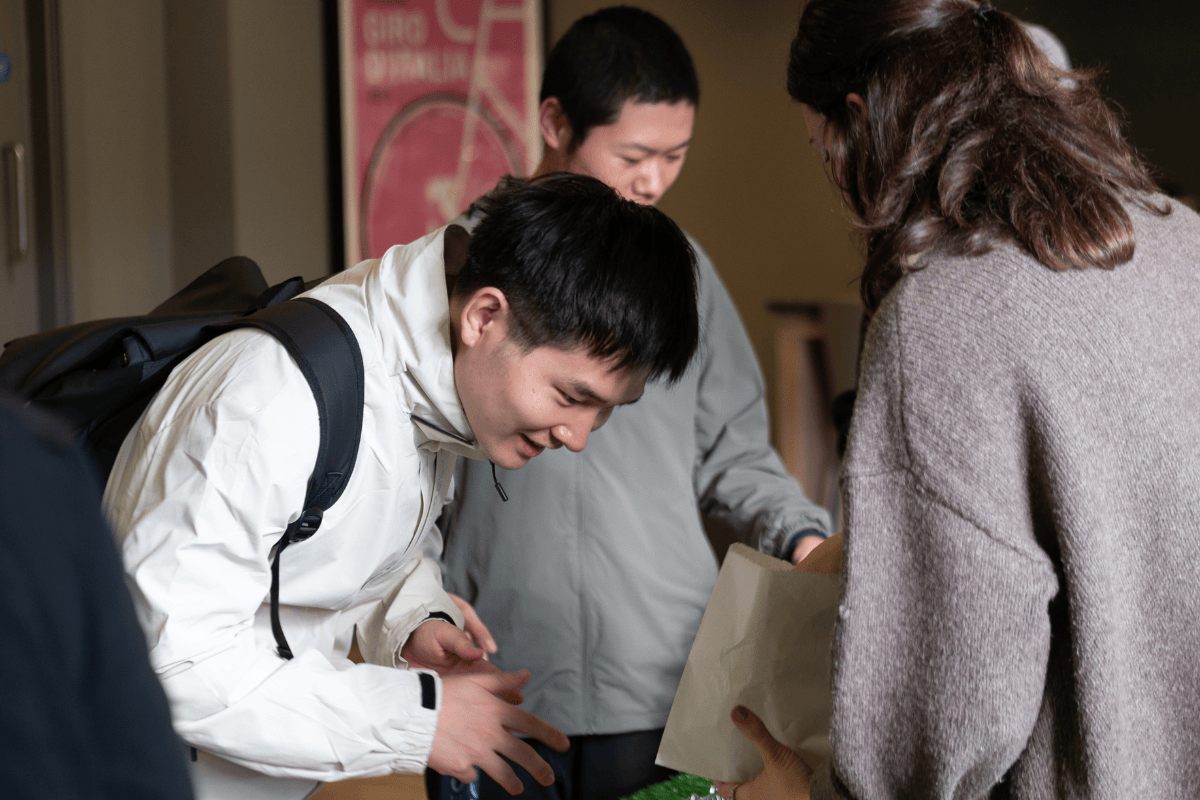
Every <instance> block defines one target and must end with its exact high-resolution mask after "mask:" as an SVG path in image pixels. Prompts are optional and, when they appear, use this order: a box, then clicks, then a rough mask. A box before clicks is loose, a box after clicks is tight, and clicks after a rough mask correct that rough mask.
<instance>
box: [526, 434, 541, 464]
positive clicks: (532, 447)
mask: <svg viewBox="0 0 1200 800" xmlns="http://www.w3.org/2000/svg"><path fill="white" fill-rule="evenodd" d="M545 449H546V448H545V447H544V446H542V445H540V444H538V443H537V442H535V441H533V439H530V438H529V437H528V436H526V435H525V434H523V433H522V434H521V452H522V453H523V454H524V455H525V456H527V457H529V458H533V457H534V456H536V455H537V454H538V453H540V452H542V451H543V450H545Z"/></svg>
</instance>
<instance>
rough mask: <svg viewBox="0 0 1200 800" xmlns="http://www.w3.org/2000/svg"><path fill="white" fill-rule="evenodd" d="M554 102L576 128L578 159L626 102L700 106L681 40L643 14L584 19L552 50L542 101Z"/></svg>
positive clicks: (633, 11) (615, 9)
mask: <svg viewBox="0 0 1200 800" xmlns="http://www.w3.org/2000/svg"><path fill="white" fill-rule="evenodd" d="M548 97H555V98H557V99H558V102H559V104H560V105H561V106H562V109H563V113H564V114H565V115H566V117H567V121H568V122H569V123H571V141H570V143H569V144H568V148H569V149H570V150H571V151H572V152H573V151H574V150H575V148H577V147H579V145H581V144H583V140H584V139H586V138H587V135H588V134H589V133H590V132H591V130H592V128H594V127H596V126H597V125H610V124H612V123H613V122H616V120H617V116H618V115H619V114H620V113H621V107H622V106H623V105H624V104H625V101H626V100H630V99H632V100H635V101H637V102H639V103H678V102H680V101H687V102H689V103H691V104H692V105H693V106H696V105H699V104H700V79H699V78H697V77H696V67H695V65H694V64H693V63H692V56H691V54H689V53H688V50H687V47H685V46H684V44H683V40H682V39H680V38H679V34H677V33H676V32H675V30H674V29H673V28H672V27H671V26H670V25H668V24H667V23H665V22H663V21H662V20H661V19H659V18H658V17H656V16H655V15H653V14H651V13H650V12H649V11H644V10H642V9H640V8H633V7H631V6H612V7H610V8H602V9H600V10H599V11H596V12H593V13H591V14H588V15H587V16H585V17H580V18H579V19H577V20H576V21H575V23H574V24H573V25H571V27H570V28H568V29H567V32H566V33H564V34H563V35H562V38H561V39H559V40H558V42H557V43H556V44H555V45H554V47H553V49H551V50H550V55H549V57H547V59H546V70H545V72H543V73H542V91H541V96H540V99H541V100H542V101H545V100H546V98H548Z"/></svg>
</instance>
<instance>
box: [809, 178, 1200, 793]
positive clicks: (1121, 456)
mask: <svg viewBox="0 0 1200 800" xmlns="http://www.w3.org/2000/svg"><path fill="white" fill-rule="evenodd" d="M1156 201H1157V202H1159V203H1165V202H1166V201H1165V199H1164V198H1157V199H1156ZM1128 211H1129V213H1130V216H1131V218H1132V219H1133V222H1134V228H1135V234H1136V240H1137V248H1136V253H1135V255H1134V257H1133V259H1132V260H1131V261H1130V262H1128V263H1126V264H1123V265H1121V266H1118V267H1117V268H1115V269H1112V270H1104V269H1096V268H1092V269H1086V270H1076V271H1068V272H1056V271H1053V270H1051V269H1049V268H1047V267H1045V266H1044V265H1042V264H1040V263H1038V262H1037V261H1036V260H1035V259H1034V258H1033V257H1032V256H1030V255H1029V254H1027V253H1026V252H1024V251H1023V250H1021V249H1019V248H1017V247H1015V246H1012V245H1004V246H999V247H996V248H995V249H994V250H993V251H992V252H990V253H989V254H986V255H984V256H978V257H971V258H966V257H939V256H936V255H934V256H930V257H928V258H927V259H926V260H925V262H924V263H923V267H924V268H923V269H920V270H918V271H916V272H913V273H911V274H909V275H907V276H906V277H905V278H903V279H902V280H901V281H900V283H899V284H898V285H897V286H896V287H895V288H894V289H893V290H892V292H891V293H890V294H889V295H888V297H887V298H886V299H885V301H884V303H883V304H882V306H881V307H880V309H879V310H878V311H877V313H876V315H875V317H874V319H873V321H872V324H871V328H870V331H869V333H868V337H867V343H866V347H865V350H864V353H863V361H862V379H861V385H860V393H859V399H858V404H857V406H856V409H855V414H854V422H853V426H852V429H851V434H850V443H849V450H848V453H847V461H846V465H845V469H844V473H843V483H842V491H843V500H844V503H845V510H846V521H847V527H846V538H845V547H846V551H845V566H844V569H845V572H844V584H843V588H842V596H841V600H840V608H839V618H838V623H837V629H836V633H835V639H834V647H833V675H834V682H833V689H834V711H833V720H832V741H833V749H834V758H833V761H832V764H831V765H828V766H826V767H824V768H823V769H821V770H819V771H818V773H817V774H816V775H815V776H814V783H813V797H814V798H816V799H817V800H823V799H824V798H830V797H843V798H845V797H854V798H859V799H860V800H866V799H867V798H914V799H915V798H955V799H956V800H959V799H961V800H966V799H967V798H984V797H988V798H997V797H1003V798H1114V800H1115V799H1117V798H1120V799H1121V800H1128V798H1135V797H1136V798H1151V797H1153V798H1196V797H1200V547H1197V543H1198V539H1200V218H1198V217H1197V216H1196V215H1195V214H1193V213H1192V212H1191V211H1189V210H1188V209H1186V208H1184V207H1183V206H1181V205H1179V204H1174V207H1173V210H1172V213H1171V214H1170V215H1168V216H1165V217H1163V216H1158V215H1155V214H1153V213H1151V212H1148V211H1146V210H1144V209H1142V208H1141V207H1139V206H1137V205H1130V206H1128Z"/></svg>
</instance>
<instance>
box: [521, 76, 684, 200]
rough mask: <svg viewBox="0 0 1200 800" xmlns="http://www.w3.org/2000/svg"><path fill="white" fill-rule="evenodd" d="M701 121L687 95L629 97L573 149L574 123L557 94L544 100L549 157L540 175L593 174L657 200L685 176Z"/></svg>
mask: <svg viewBox="0 0 1200 800" xmlns="http://www.w3.org/2000/svg"><path fill="white" fill-rule="evenodd" d="M695 122H696V107H695V106H694V105H692V104H691V103H690V102H688V101H686V100H681V101H680V102H678V103H639V102H637V101H636V100H626V101H625V104H624V105H623V106H621V113H620V114H618V115H617V119H616V121H615V122H613V123H611V124H609V125H597V126H596V127H594V128H592V129H591V130H590V131H588V133H587V137H586V138H585V139H584V140H583V141H582V142H579V143H577V145H576V146H575V147H574V149H571V145H572V139H571V136H572V133H571V126H570V124H569V123H567V121H566V117H565V115H563V114H562V112H561V109H560V108H559V106H558V101H557V100H556V99H555V98H553V97H551V98H548V99H547V100H546V101H545V102H543V103H542V117H541V125H542V136H543V138H544V139H545V140H546V156H545V158H544V159H543V162H542V165H541V167H540V168H539V169H538V174H544V173H547V172H553V171H559V170H561V171H564V172H575V173H578V174H580V175H590V176H591V177H593V178H596V179H598V180H601V181H604V182H605V183H607V184H608V185H609V186H611V187H613V188H614V189H616V190H617V192H618V193H619V194H620V195H621V196H622V197H624V198H625V199H627V200H632V201H634V202H635V203H641V204H643V205H654V204H655V203H657V202H658V201H659V200H660V199H661V198H662V196H663V195H664V194H666V191H667V189H669V188H671V184H673V183H674V182H675V179H676V178H678V177H679V170H680V169H682V168H683V162H684V159H685V158H686V157H687V151H688V145H689V144H690V143H691V140H692V128H693V126H694V125H695Z"/></svg>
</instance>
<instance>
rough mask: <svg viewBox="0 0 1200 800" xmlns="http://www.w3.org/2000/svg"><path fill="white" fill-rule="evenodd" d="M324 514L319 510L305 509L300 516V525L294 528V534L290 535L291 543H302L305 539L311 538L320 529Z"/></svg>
mask: <svg viewBox="0 0 1200 800" xmlns="http://www.w3.org/2000/svg"><path fill="white" fill-rule="evenodd" d="M323 517H324V513H323V512H322V511H321V509H319V508H306V509H304V513H303V514H301V515H300V520H299V522H300V524H299V525H297V526H296V532H295V533H294V534H292V541H293V542H303V541H304V540H305V539H307V538H309V537H310V536H312V535H313V534H314V533H316V532H317V529H318V528H320V527H321V520H322V519H323Z"/></svg>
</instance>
